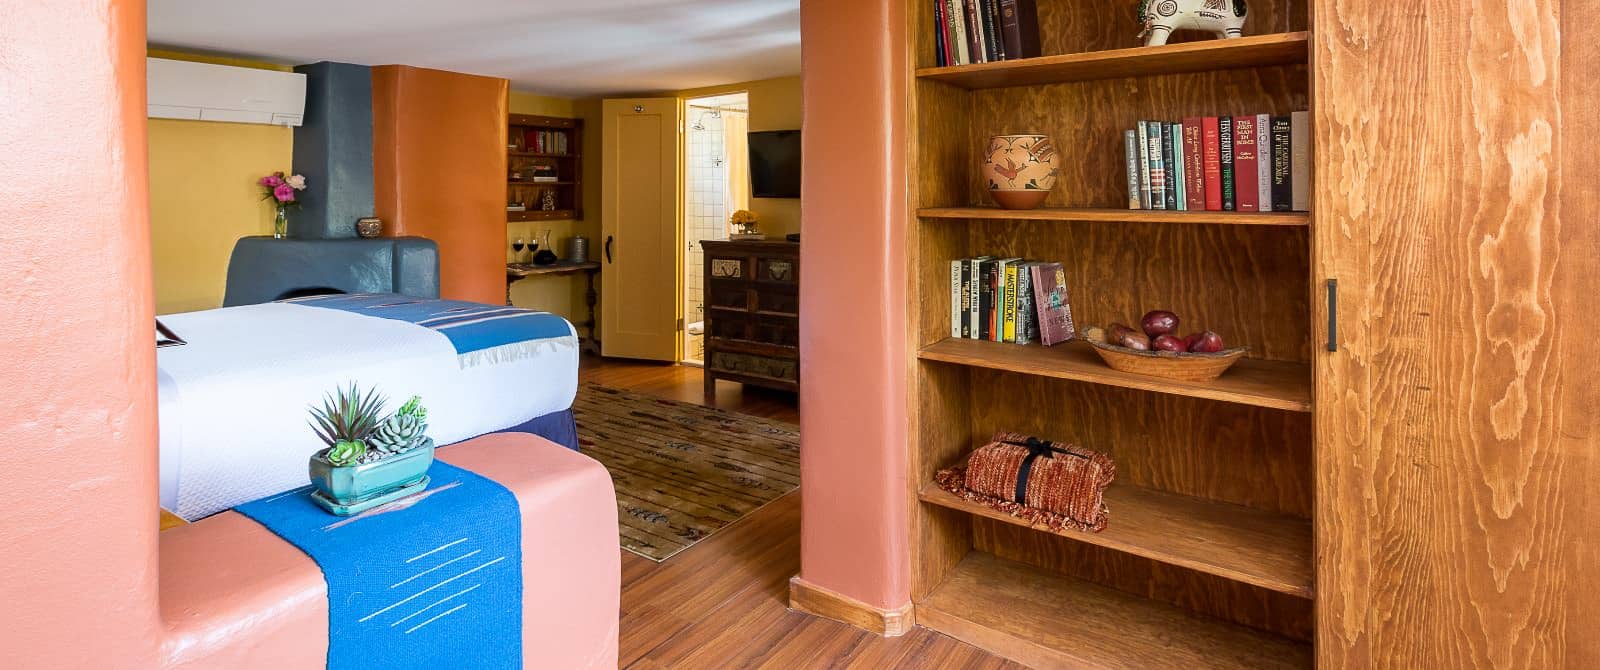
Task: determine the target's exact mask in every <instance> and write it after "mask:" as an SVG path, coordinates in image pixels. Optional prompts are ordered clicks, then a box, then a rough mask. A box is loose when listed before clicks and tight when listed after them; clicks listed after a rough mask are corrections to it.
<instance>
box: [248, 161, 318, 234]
mask: <svg viewBox="0 0 1600 670" xmlns="http://www.w3.org/2000/svg"><path fill="white" fill-rule="evenodd" d="M256 184H257V185H259V186H261V189H262V191H263V193H262V195H261V199H262V200H269V201H271V202H272V204H273V207H274V209H276V210H277V212H276V216H275V217H274V218H273V220H272V237H273V238H275V239H280V240H281V239H284V238H287V237H289V214H288V209H289V208H290V207H299V206H300V201H299V198H298V194H299V192H300V191H304V190H305V189H306V178H305V175H298V174H292V175H287V176H286V175H284V174H283V173H282V172H274V173H272V174H269V175H267V176H265V177H262V178H261V179H259V180H257V181H256Z"/></svg>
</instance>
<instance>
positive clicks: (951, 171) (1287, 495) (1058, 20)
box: [905, 0, 1318, 670]
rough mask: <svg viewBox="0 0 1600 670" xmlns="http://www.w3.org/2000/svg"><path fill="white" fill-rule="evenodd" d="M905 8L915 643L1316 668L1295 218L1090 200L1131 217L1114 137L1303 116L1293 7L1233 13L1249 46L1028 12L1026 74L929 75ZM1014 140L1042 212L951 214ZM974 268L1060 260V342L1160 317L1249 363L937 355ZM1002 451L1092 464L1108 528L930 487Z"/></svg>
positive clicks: (1066, 661) (1018, 654)
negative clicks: (956, 289)
mask: <svg viewBox="0 0 1600 670" xmlns="http://www.w3.org/2000/svg"><path fill="white" fill-rule="evenodd" d="M905 1H906V2H907V5H906V9H907V12H906V13H907V24H906V25H907V30H908V31H910V32H909V34H910V35H911V36H912V39H911V40H909V42H910V44H909V45H908V48H910V49H911V50H912V51H911V53H910V54H909V61H910V63H911V65H910V72H908V73H907V75H908V76H910V77H911V79H912V81H911V95H910V96H909V101H908V104H907V110H906V111H907V118H906V121H905V127H906V129H907V133H906V139H907V146H908V149H907V155H906V165H908V166H910V167H909V168H908V172H909V174H908V177H909V179H908V181H909V183H910V193H909V197H910V203H911V206H910V210H911V211H910V212H908V213H907V228H906V230H907V239H906V248H907V249H908V250H909V255H910V259H909V262H908V267H909V269H910V271H909V273H908V275H909V276H908V277H907V280H906V281H907V295H908V297H909V299H910V303H911V306H912V308H911V310H910V315H911V316H910V319H909V322H910V323H908V329H909V331H910V332H909V333H908V334H907V336H908V337H909V338H910V339H911V340H912V347H911V348H912V351H913V352H914V353H913V360H911V361H910V364H911V365H910V368H911V373H910V383H909V385H908V388H909V392H910V394H911V434H910V436H909V439H908V440H907V447H908V450H909V453H908V454H907V462H908V477H907V480H908V481H907V489H908V490H907V491H906V494H907V495H909V496H911V499H912V500H913V501H915V502H914V503H913V504H912V511H911V526H912V528H911V536H910V537H911V568H912V579H911V581H912V585H911V597H912V600H913V602H914V603H915V607H916V609H915V611H916V620H917V623H918V624H920V625H923V626H926V627H929V628H932V629H934V630H937V631H939V632H942V633H945V634H947V635H951V636H953V637H956V638H958V639H961V640H963V641H966V642H968V643H971V644H973V645H975V646H978V647H981V648H983V649H986V650H988V651H991V652H994V653H996V654H998V655H1001V656H1004V657H1007V658H1011V659H1014V660H1016V661H1019V662H1021V663H1024V664H1027V665H1030V666H1034V667H1133V668H1146V667H1149V668H1158V667H1159V668H1185V669H1186V670H1198V669H1200V668H1240V667H1248V668H1309V667H1312V656H1313V652H1314V651H1315V649H1314V646H1313V644H1312V640H1313V638H1314V637H1315V624H1316V608H1317V605H1318V603H1317V594H1316V592H1315V590H1316V583H1317V580H1316V577H1317V574H1316V567H1315V566H1316V561H1315V555H1314V551H1313V547H1314V543H1313V539H1312V528H1313V526H1314V522H1315V521H1316V517H1315V511H1316V510H1317V509H1318V505H1317V501H1316V499H1315V491H1316V480H1315V477H1314V475H1313V473H1314V472H1315V469H1314V468H1315V462H1314V457H1313V456H1314V454H1313V451H1314V450H1313V448H1312V447H1313V444H1314V435H1315V433H1314V431H1313V426H1312V410H1313V408H1314V405H1313V402H1314V398H1313V395H1312V389H1313V381H1314V378H1313V373H1312V366H1311V365H1310V362H1311V357H1312V352H1313V351H1315V347H1316V346H1317V343H1316V342H1314V341H1313V336H1312V333H1313V332H1314V330H1315V329H1314V328H1313V324H1312V323H1311V320H1312V319H1311V314H1312V313H1313V307H1314V305H1312V303H1311V300H1312V296H1313V294H1314V292H1313V290H1312V283H1311V279H1312V271H1311V232H1312V231H1313V228H1314V224H1315V217H1314V214H1313V212H1314V211H1315V210H1316V203H1311V209H1312V212H1204V211H1162V210H1155V211H1151V210H1129V209H1122V208H1120V207H1107V206H1106V205H1116V204H1122V203H1126V202H1127V180H1126V177H1125V174H1126V172H1125V164H1124V159H1125V152H1124V149H1123V134H1124V131H1125V130H1127V129H1128V128H1131V127H1133V124H1134V122H1135V121H1138V120H1165V121H1176V120H1179V119H1183V118H1187V117H1194V116H1208V115H1221V114H1234V115H1239V114H1250V113H1267V114H1272V115H1284V114H1288V113H1290V112H1293V111H1300V110H1305V109H1309V105H1310V103H1311V90H1310V89H1311V77H1310V76H1309V67H1310V63H1309V53H1310V48H1309V46H1310V45H1309V37H1308V34H1307V33H1306V32H1305V31H1306V30H1307V28H1308V27H1309V25H1310V18H1311V17H1310V16H1309V12H1310V7H1311V5H1312V3H1310V2H1308V0H1278V1H1277V2H1273V3H1261V2H1252V3H1250V15H1249V18H1248V20H1247V22H1246V25H1245V29H1244V32H1245V34H1246V35H1247V37H1243V38H1238V39H1231V40H1216V39H1204V40H1200V41H1184V42H1180V43H1176V44H1169V45H1165V46H1159V47H1148V48H1147V47H1139V46H1134V45H1135V44H1136V43H1137V41H1136V39H1135V38H1134V35H1137V34H1138V33H1139V30H1140V26H1139V24H1138V20H1137V18H1136V17H1135V16H1134V12H1133V10H1132V7H1131V6H1129V7H1126V8H1121V7H1119V9H1126V11H1106V10H1105V8H1104V6H1103V5H1102V4H1099V3H1086V2H1082V1H1081V0H1038V2H1037V6H1038V13H1039V25H1040V27H1041V35H1040V38H1041V40H1040V43H1041V50H1042V52H1043V53H1044V55H1043V56H1041V57H1038V58H1030V59H1023V60H1012V61H1002V62H997V63H986V64H977V65H964V66H955V67H936V66H935V65H936V57H935V48H936V46H935V35H934V30H933V26H934V25H936V22H935V21H934V17H933V9H934V6H935V4H936V3H930V2H926V0H905ZM1181 39H1185V40H1189V39H1192V37H1191V36H1190V35H1187V34H1185V35H1183V36H1182V37H1181ZM1167 75H1178V76H1167ZM1019 132H1036V133H1042V134H1045V135H1049V136H1050V137H1052V138H1053V139H1054V140H1055V143H1056V146H1057V148H1058V150H1060V151H1061V152H1062V153H1063V160H1062V162H1061V166H1060V180H1059V183H1058V185H1057V187H1056V189H1055V190H1054V191H1052V192H1051V193H1050V194H1049V195H1048V197H1047V199H1046V200H1045V202H1044V206H1043V207H1042V208H1040V209H1034V210H1026V211H1013V210H1003V209H998V208H994V207H981V206H980V207H967V206H951V205H952V204H957V205H960V204H968V203H989V202H990V199H989V196H988V194H987V193H986V192H985V190H984V188H983V187H984V183H983V181H982V180H981V179H980V178H979V174H978V166H979V165H980V163H981V160H980V153H981V152H982V150H983V148H984V147H985V146H986V145H987V142H988V140H989V138H990V137H991V136H994V135H999V134H1007V133H1019ZM1315 150H1316V149H1315V147H1313V148H1312V151H1313V163H1315ZM1061 223H1067V224H1083V225H1060V224H1061ZM1126 224H1134V225H1126ZM982 255H991V256H995V257H997V258H1007V257H1019V258H1024V259H1028V260H1038V261H1055V262H1060V263H1061V264H1062V266H1063V269H1064V272H1065V275H1066V279H1067V286H1068V289H1069V291H1070V293H1071V303H1072V312H1073V318H1074V320H1075V321H1076V323H1077V324H1078V325H1079V326H1080V327H1084V326H1087V325H1091V324H1095V325H1108V324H1110V323H1112V322H1118V321H1121V322H1128V321H1129V320H1130V319H1137V318H1138V316H1139V315H1140V314H1143V313H1144V312H1145V311H1147V310H1151V309H1172V310H1173V311H1175V312H1177V313H1178V314H1179V315H1180V316H1181V317H1182V319H1183V321H1184V326H1183V329H1184V330H1185V332H1187V331H1188V329H1211V330H1215V331H1217V332H1218V333H1221V334H1222V336H1223V337H1224V338H1226V339H1227V341H1228V343H1229V344H1230V345H1247V346H1249V347H1250V352H1249V354H1247V356H1248V357H1247V358H1245V359H1243V360H1240V361H1239V362H1238V363H1237V364H1236V365H1235V366H1234V367H1233V368H1232V369H1230V370H1229V371H1228V372H1227V373H1225V374H1224V375H1223V376H1221V377H1220V378H1218V379H1216V380H1214V381H1210V382H1201V383H1197V382H1183V381H1176V380H1169V379H1164V378H1160V377H1150V376H1142V375H1134V374H1128V373H1123V372H1118V371H1115V370H1112V369H1111V368H1109V367H1107V366H1106V365H1105V364H1104V362H1102V361H1101V360H1100V358H1099V357H1098V356H1097V355H1096V354H1095V353H1094V351H1093V350H1092V349H1091V348H1090V347H1089V346H1088V345H1087V344H1086V343H1082V342H1070V343H1066V344H1061V345H1057V346H1054V347H1043V346H1040V345H1037V344H1034V345H1016V344H1005V343H998V342H986V341H978V340H971V339H962V338H951V337H950V330H951V326H950V316H951V311H952V307H951V292H950V262H951V261H953V260H958V259H963V258H971V257H974V256H982ZM1000 431H1017V432H1022V433H1026V434H1031V435H1036V436H1038V437H1041V438H1044V439H1050V440H1063V441H1069V442H1072V443H1074V444H1079V445H1082V446H1084V447H1087V448H1090V449H1095V450H1098V451H1101V452H1104V453H1105V454H1106V455H1108V456H1109V457H1111V459H1112V461H1113V462H1115V463H1116V466H1117V471H1116V479H1115V481H1114V483H1113V484H1112V485H1111V487H1110V488H1109V489H1108V490H1107V491H1106V505H1107V507H1108V509H1109V510H1110V518H1109V520H1108V523H1107V526H1106V528H1105V529H1104V530H1103V531H1102V532H1100V533H1082V532H1076V531H1064V532H1054V531H1051V530H1049V529H1047V528H1041V527H1036V526H1033V525H1031V524H1028V523H1026V522H1023V521H1020V520H1018V519H1016V518H1013V517H1011V516H1010V515H1007V514H1004V513H1001V512H997V511H995V510H993V509H991V508H989V507H987V506H985V505H981V504H976V503H971V502H968V501H966V500H963V499H961V498H959V497H957V496H955V495H952V494H949V493H947V492H945V491H943V490H941V489H939V488H938V487H937V485H935V484H933V481H934V476H935V474H936V473H937V472H938V471H939V470H940V469H941V468H944V467H948V466H949V465H951V464H953V463H960V462H962V461H963V460H964V459H965V458H966V457H967V455H968V454H969V453H970V452H971V451H972V450H973V449H974V448H976V447H979V446H982V445H983V444H984V443H985V442H987V441H988V440H989V438H990V437H991V436H992V435H994V434H995V433H996V432H1000Z"/></svg>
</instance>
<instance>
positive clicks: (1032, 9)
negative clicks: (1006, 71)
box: [932, 0, 1040, 67]
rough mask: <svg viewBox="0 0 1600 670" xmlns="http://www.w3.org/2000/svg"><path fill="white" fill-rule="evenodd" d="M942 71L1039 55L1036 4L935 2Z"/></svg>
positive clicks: (1028, 0)
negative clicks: (957, 66)
mask: <svg viewBox="0 0 1600 670" xmlns="http://www.w3.org/2000/svg"><path fill="white" fill-rule="evenodd" d="M932 1H933V20H934V24H933V34H934V45H935V46H934V48H935V50H936V51H937V54H936V60H937V61H938V63H939V67H944V66H946V65H971V64H973V63H993V62H996V61H1003V60H1015V59H1018V58H1034V57H1036V56H1038V55H1039V53H1040V52H1039V9H1038V5H1037V4H1035V0H932Z"/></svg>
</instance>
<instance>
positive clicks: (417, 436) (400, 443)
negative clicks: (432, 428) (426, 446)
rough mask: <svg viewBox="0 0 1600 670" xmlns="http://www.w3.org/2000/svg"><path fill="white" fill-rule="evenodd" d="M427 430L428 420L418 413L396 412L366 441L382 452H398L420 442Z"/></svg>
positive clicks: (385, 453) (386, 453) (384, 453)
mask: <svg viewBox="0 0 1600 670" xmlns="http://www.w3.org/2000/svg"><path fill="white" fill-rule="evenodd" d="M424 416H426V414H424ZM427 430H428V422H426V421H423V420H422V419H420V418H418V416H417V415H416V414H406V413H404V412H403V411H401V412H395V413H394V415H392V416H390V417H389V418H388V419H385V420H384V422H383V423H382V424H380V425H379V426H378V429H377V430H374V431H372V435H370V436H368V437H367V440H366V442H367V445H368V446H370V447H372V448H373V449H374V450H376V451H377V452H379V453H380V454H383V455H389V454H398V453H400V452H403V451H406V450H409V449H411V448H413V447H415V446H417V445H418V444H420V443H421V442H422V439H423V438H424V437H426V435H424V433H426V432H427Z"/></svg>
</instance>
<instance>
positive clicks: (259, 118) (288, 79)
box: [147, 58, 306, 126]
mask: <svg viewBox="0 0 1600 670" xmlns="http://www.w3.org/2000/svg"><path fill="white" fill-rule="evenodd" d="M147 63H148V66H147V67H148V71H149V75H148V79H149V104H150V118H153V119H190V120H194V121H230V122H233V123H267V124H272V125H276V126H298V125H300V119H301V117H302V116H304V115H305V111H306V76H305V75H303V74H299V73H296V72H277V71H274V70H260V69H256V68H248V67H232V66H228V65H212V64H210V63H191V62H189V61H181V60H168V59H165V58H149V59H147Z"/></svg>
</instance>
